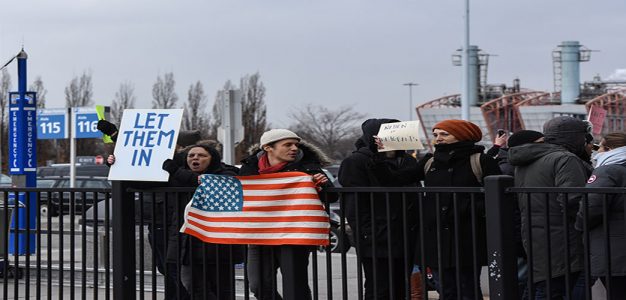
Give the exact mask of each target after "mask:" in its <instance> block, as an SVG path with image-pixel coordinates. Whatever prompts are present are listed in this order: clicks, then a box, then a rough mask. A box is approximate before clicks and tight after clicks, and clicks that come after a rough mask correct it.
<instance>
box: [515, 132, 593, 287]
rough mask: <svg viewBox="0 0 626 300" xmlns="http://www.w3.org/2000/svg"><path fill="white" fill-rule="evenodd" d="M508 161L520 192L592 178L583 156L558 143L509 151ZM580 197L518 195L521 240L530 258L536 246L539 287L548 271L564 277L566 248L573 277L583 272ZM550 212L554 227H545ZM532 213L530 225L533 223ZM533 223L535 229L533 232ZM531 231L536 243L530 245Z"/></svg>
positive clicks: (535, 273) (579, 183)
mask: <svg viewBox="0 0 626 300" xmlns="http://www.w3.org/2000/svg"><path fill="white" fill-rule="evenodd" d="M509 162H510V163H511V164H512V165H514V166H515V167H516V168H515V186H516V187H583V186H584V185H585V182H586V181H587V178H588V177H589V174H590V170H589V169H588V168H587V166H586V164H585V163H584V162H583V161H582V160H581V159H580V158H579V157H578V156H576V155H575V154H573V153H571V152H569V151H567V150H566V149H565V148H563V147H562V146H559V145H555V144H547V143H545V144H544V143H531V144H524V145H520V146H516V147H512V148H510V149H509ZM529 195H530V199H528V197H529ZM581 198H582V195H580V194H571V193H570V194H568V195H567V199H566V198H565V195H564V194H557V193H551V194H549V195H546V193H531V194H528V193H521V194H519V195H518V199H519V207H520V211H521V216H522V241H523V243H524V248H525V249H526V253H528V250H529V249H530V244H531V242H532V259H533V279H534V281H535V282H539V281H544V280H546V279H547V271H548V268H547V267H550V270H551V272H552V273H551V274H552V278H554V277H558V276H563V275H565V272H566V270H567V269H566V257H565V255H564V253H566V252H565V251H566V247H568V249H569V254H570V255H569V268H570V272H577V271H580V270H582V268H583V247H582V236H581V234H580V232H578V231H576V230H575V229H574V223H575V220H576V213H577V212H578V206H579V203H580V200H581ZM529 201H530V206H529V205H528V203H529ZM546 213H548V214H549V216H550V220H549V221H550V225H549V228H546V226H545V224H546ZM529 214H530V219H531V220H528V215H529ZM564 214H565V215H566V218H567V222H566V224H564V222H563V216H564ZM529 221H531V222H532V223H531V222H529ZM529 224H530V225H531V228H532V229H529V228H528V225H529ZM566 228H567V229H566ZM529 230H531V233H532V235H531V236H532V241H529V240H528V236H529ZM566 230H567V232H568V236H567V237H566V236H565V232H566ZM547 235H549V236H550V249H551V252H550V261H551V266H549V265H548V252H547V249H548V247H546V246H547V245H546V239H547ZM565 241H567V243H566V242H565Z"/></svg>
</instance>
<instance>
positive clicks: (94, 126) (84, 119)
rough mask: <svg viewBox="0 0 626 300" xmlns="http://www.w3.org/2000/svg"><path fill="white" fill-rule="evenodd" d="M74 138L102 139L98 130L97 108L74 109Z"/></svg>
mask: <svg viewBox="0 0 626 300" xmlns="http://www.w3.org/2000/svg"><path fill="white" fill-rule="evenodd" d="M72 110H73V111H72V112H73V113H72V121H73V122H72V124H74V125H73V129H74V130H73V131H72V132H73V136H74V137H75V138H77V139H87V138H102V132H100V131H99V130H98V113H96V109H95V108H85V107H75V108H72Z"/></svg>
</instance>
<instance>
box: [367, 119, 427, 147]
mask: <svg viewBox="0 0 626 300" xmlns="http://www.w3.org/2000/svg"><path fill="white" fill-rule="evenodd" d="M419 132H420V121H406V122H397V123H386V124H382V125H380V130H379V131H378V134H377V136H378V137H379V138H380V141H381V142H382V143H383V146H385V147H384V148H383V149H378V151H380V152H384V151H394V150H421V149H424V146H423V145H422V142H421V141H420V139H419Z"/></svg>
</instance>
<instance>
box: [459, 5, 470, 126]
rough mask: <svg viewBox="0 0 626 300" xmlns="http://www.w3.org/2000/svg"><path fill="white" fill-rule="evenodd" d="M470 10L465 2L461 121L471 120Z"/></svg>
mask: <svg viewBox="0 0 626 300" xmlns="http://www.w3.org/2000/svg"><path fill="white" fill-rule="evenodd" d="M469 18H470V10H469V0H465V34H464V43H463V94H462V95H461V119H463V120H466V121H469V120H470V99H469V97H470V95H469V94H470V92H469V90H470V83H469V81H470V65H469V64H470V60H469V55H470V49H469V48H470V19H469Z"/></svg>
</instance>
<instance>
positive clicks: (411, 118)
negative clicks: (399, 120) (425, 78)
mask: <svg viewBox="0 0 626 300" xmlns="http://www.w3.org/2000/svg"><path fill="white" fill-rule="evenodd" d="M402 85H405V86H408V87H409V121H413V109H414V107H413V87H414V86H418V85H419V84H417V83H414V82H407V83H404V84H402Z"/></svg>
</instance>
